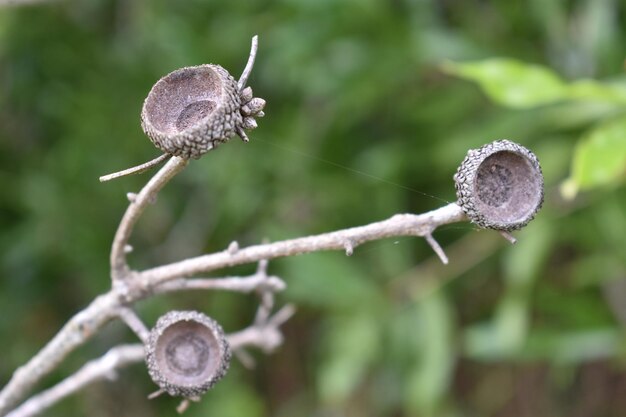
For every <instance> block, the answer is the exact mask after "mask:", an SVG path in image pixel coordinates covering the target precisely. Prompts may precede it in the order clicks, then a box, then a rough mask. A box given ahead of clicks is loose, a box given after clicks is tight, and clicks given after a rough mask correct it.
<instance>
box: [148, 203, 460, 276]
mask: <svg viewBox="0 0 626 417" xmlns="http://www.w3.org/2000/svg"><path fill="white" fill-rule="evenodd" d="M465 219H466V217H465V213H463V210H462V209H461V208H460V207H459V206H458V205H457V204H456V203H451V204H448V205H447V206H444V207H441V208H439V209H436V210H433V211H430V212H428V213H424V214H419V215H416V214H396V215H395V216H393V217H391V218H389V219H387V220H383V221H380V222H376V223H371V224H368V225H366V226H360V227H353V228H350V229H344V230H339V231H335V232H330V233H323V234H320V235H314V236H308V237H302V238H298V239H291V240H284V241H280V242H274V243H267V244H262V245H255V246H249V247H247V248H241V249H239V250H238V251H237V252H235V253H231V252H229V251H222V252H217V253H213V254H210V255H203V256H198V257H196V258H190V259H186V260H184V261H180V262H174V263H171V264H168V265H163V266H160V267H156V268H152V269H148V270H145V271H143V272H140V273H138V275H137V276H136V279H137V280H138V281H139V282H141V286H145V287H148V286H155V285H158V284H159V283H161V282H165V281H168V280H171V279H175V278H180V277H188V276H193V275H196V274H201V273H207V272H211V271H214V270H217V269H222V268H226V267H231V266H235V265H241V264H246V263H252V262H258V261H260V260H262V259H275V258H280V257H285V256H294V255H300V254H303V253H310V252H319V251H326V250H345V245H346V242H351V246H352V248H353V250H354V249H355V248H356V247H357V246H359V245H361V244H363V243H365V242H369V241H373V240H379V239H384V238H389V237H396V236H426V235H428V234H431V233H432V232H433V231H434V230H435V229H436V228H437V227H438V226H442V225H445V224H449V223H456V222H460V221H464V220H465Z"/></svg>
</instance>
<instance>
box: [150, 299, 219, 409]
mask: <svg viewBox="0 0 626 417" xmlns="http://www.w3.org/2000/svg"><path fill="white" fill-rule="evenodd" d="M230 357H231V352H230V347H229V345H228V341H227V340H226V337H225V336H224V331H223V330H222V327H221V326H220V325H219V324H218V323H217V322H216V321H215V320H213V319H211V318H210V317H207V316H206V315H204V314H202V313H199V312H197V311H171V312H169V313H167V314H165V315H163V316H161V318H159V320H158V321H157V324H156V326H155V327H154V329H152V331H151V332H150V337H149V341H148V344H147V345H146V363H147V365H148V372H149V373H150V377H151V378H152V380H153V381H154V382H155V383H156V384H157V385H158V386H159V387H161V389H162V390H163V391H166V392H167V393H168V394H170V395H173V396H182V397H187V398H192V397H198V396H200V395H202V394H204V393H205V392H206V391H208V390H209V389H210V388H211V387H213V385H214V384H215V383H216V382H217V381H219V380H220V379H221V378H222V377H223V376H224V375H225V374H226V371H227V370H228V366H229V364H230Z"/></svg>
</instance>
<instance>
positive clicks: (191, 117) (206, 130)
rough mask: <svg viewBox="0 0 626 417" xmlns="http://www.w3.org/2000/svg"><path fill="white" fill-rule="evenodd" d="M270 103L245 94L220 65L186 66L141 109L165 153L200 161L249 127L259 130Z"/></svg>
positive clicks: (249, 91)
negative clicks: (256, 119)
mask: <svg viewBox="0 0 626 417" xmlns="http://www.w3.org/2000/svg"><path fill="white" fill-rule="evenodd" d="M264 106H265V100H263V99H260V98H253V97H252V89H250V88H249V87H247V89H246V91H245V94H244V91H240V90H239V88H238V85H237V81H236V80H235V79H234V78H233V77H232V76H231V75H230V74H229V73H228V71H226V70H225V69H224V68H222V67H221V66H219V65H213V64H206V65H199V66H195V67H185V68H180V69H178V70H176V71H174V72H171V73H169V74H167V75H166V76H164V77H163V78H161V79H160V80H159V81H157V83H156V84H154V86H153V87H152V89H151V90H150V93H149V94H148V96H147V97H146V99H145V101H144V104H143V108H142V111H141V126H142V128H143V131H144V132H145V133H146V135H148V137H149V138H150V140H151V141H152V143H154V145H155V146H156V147H157V148H159V149H160V150H162V151H163V152H165V153H167V154H170V155H175V156H180V157H182V158H185V159H190V158H193V159H197V158H200V157H201V156H202V155H203V154H205V153H206V152H208V151H210V150H211V149H214V148H215V147H217V146H218V145H219V144H220V143H223V142H226V141H228V140H229V139H230V138H231V137H232V136H234V135H236V134H240V132H242V131H243V130H244V129H245V130H251V129H254V128H255V127H256V122H255V121H254V116H262V115H263V112H262V110H263V107H264Z"/></svg>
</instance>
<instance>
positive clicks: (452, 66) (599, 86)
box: [442, 58, 626, 109]
mask: <svg viewBox="0 0 626 417" xmlns="http://www.w3.org/2000/svg"><path fill="white" fill-rule="evenodd" d="M442 68H443V70H444V71H445V72H447V73H449V74H452V75H456V76H458V77H461V78H464V79H466V80H470V81H474V82H476V83H478V85H479V86H480V87H481V88H482V89H483V91H484V92H485V94H487V95H488V96H489V97H490V98H491V99H492V100H493V101H495V102H497V103H499V104H501V105H503V106H507V107H512V108H517V109H527V108H532V107H537V106H542V105H545V104H551V103H555V102H559V101H565V100H568V101H595V102H603V103H611V104H618V105H626V86H625V85H623V84H613V83H602V82H598V81H595V80H588V79H584V80H578V81H575V82H573V83H566V82H564V81H563V80H562V79H561V78H560V77H559V76H558V75H557V74H556V73H555V72H554V71H552V70H550V69H549V68H546V67H543V66H540V65H533V64H527V63H524V62H521V61H516V60H513V59H505V58H493V59H487V60H484V61H478V62H468V63H452V62H447V63H445V64H444V65H443V67H442Z"/></svg>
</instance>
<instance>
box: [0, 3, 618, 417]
mask: <svg viewBox="0 0 626 417" xmlns="http://www.w3.org/2000/svg"><path fill="white" fill-rule="evenodd" d="M625 20H626V5H624V3H623V2H620V1H618V0H595V1H592V0H589V1H582V0H580V1H566V0H560V1H551V0H531V1H511V0H498V1H485V0H441V1H436V0H430V1H428V0H393V1H382V0H347V1H336V0H280V1H267V0H266V1H245V0H213V1H200V0H185V1H175V0H171V1H165V0H155V1H147V0H117V1H113V0H71V1H70V0H68V1H60V2H57V3H50V4H48V3H43V4H39V5H33V6H24V7H2V8H0V109H1V110H0V230H1V233H0V340H1V341H2V345H3V347H2V350H3V353H2V355H1V359H0V385H3V384H4V383H6V381H7V380H8V378H9V377H10V375H11V373H12V371H13V370H14V369H15V368H16V367H17V366H19V365H20V364H22V363H24V362H25V361H26V360H27V359H28V358H30V357H31V356H32V355H33V354H34V353H35V352H37V351H38V350H39V349H40V348H41V347H42V346H43V345H44V343H45V342H46V341H47V340H49V338H50V337H51V336H53V334H54V333H55V332H56V331H57V330H58V329H59V328H60V327H61V326H62V324H63V323H64V322H65V321H66V320H67V319H68V318H69V317H71V316H72V315H73V314H74V313H76V312H77V311H79V310H80V309H81V308H83V307H84V306H85V305H86V304H88V303H89V302H90V300H92V299H93V298H94V297H95V296H96V295H97V294H99V293H102V292H104V291H106V290H107V289H108V288H109V278H108V253H109V249H110V243H111V239H112V236H113V233H114V231H115V228H116V226H117V224H118V222H119V219H120V217H121V215H122V213H123V211H124V209H125V207H126V205H127V201H126V198H125V194H126V193H127V192H129V191H137V190H138V189H139V188H140V187H141V186H142V185H143V184H144V183H145V181H146V180H147V178H148V175H146V174H144V175H141V176H135V177H128V178H124V179H120V180H117V181H114V182H111V183H106V184H99V183H98V181H97V178H98V176H99V175H102V174H105V173H109V172H112V171H116V170H119V169H123V168H127V167H129V166H132V165H135V164H137V163H141V162H144V161H146V160H148V159H150V158H152V157H154V156H156V155H157V154H158V152H157V151H156V149H155V148H154V147H153V146H152V144H151V143H150V142H149V141H148V139H147V138H146V137H145V136H144V135H143V133H142V131H141V128H140V124H139V112H140V109H141V105H142V102H143V99H144V97H145V96H146V94H147V92H148V91H149V89H150V87H151V86H152V84H153V83H154V82H155V81H156V80H157V79H158V78H159V77H161V76H162V75H164V74H166V73H168V72H170V71H172V70H174V69H176V68H178V67H182V66H188V65H196V64H201V63H208V62H212V63H219V64H220V65H222V66H224V67H225V68H227V69H228V70H229V71H231V73H232V74H233V75H235V76H236V77H237V76H238V75H239V74H240V72H241V70H242V69H243V66H244V65H245V62H246V59H247V54H248V49H249V43H250V38H251V36H252V35H254V34H258V35H259V38H260V49H259V55H258V58H257V64H256V68H255V70H254V72H253V75H252V78H251V80H250V84H251V85H252V86H253V88H254V91H255V93H256V95H257V96H260V97H264V98H265V99H266V100H267V102H268V104H267V107H266V114H267V116H266V117H265V118H264V119H260V120H259V125H260V126H259V128H258V129H257V130H256V131H254V132H252V134H251V135H250V136H251V142H250V143H249V144H245V145H244V144H243V143H242V142H241V141H239V140H233V141H231V142H229V143H228V144H225V145H223V146H221V147H220V148H219V149H217V150H216V151H215V152H211V153H209V154H207V155H206V156H205V157H203V158H202V159H201V160H198V161H194V162H193V163H191V164H190V166H189V167H188V168H187V169H186V170H185V172H184V173H183V174H181V175H179V176H178V177H177V178H176V179H174V180H173V181H172V182H171V183H170V184H169V185H168V186H167V187H166V189H165V190H164V191H163V192H162V193H161V195H160V196H159V201H158V203H157V204H156V205H154V206H152V207H150V209H149V211H148V212H147V213H146V214H145V216H144V217H143V218H142V219H141V222H140V223H139V225H138V228H137V230H136V234H135V235H134V238H133V244H134V246H135V253H134V254H133V255H132V256H131V261H132V265H133V266H134V267H136V268H145V267H149V266H153V265H158V264H162V263H165V262H169V261H175V260H179V259H183V258H185V257H190V256H194V255H198V254H201V253H207V252H212V251H218V250H222V249H224V248H225V247H226V246H228V244H229V242H230V241H231V240H238V241H239V243H240V244H241V245H248V244H255V243H258V242H260V241H261V240H262V239H264V238H268V239H270V240H279V239H284V238H291V237H297V236H303V235H307V234H313V233H320V232H324V231H330V230H333V229H339V228H345V227H350V226H355V225H360V224H365V223H368V222H371V221H376V220H380V219H383V218H387V217H389V216H391V215H393V214H394V213H398V212H413V213H419V212H423V211H427V210H431V209H434V208H437V207H440V206H442V205H444V204H445V203H446V201H453V200H454V199H455V195H454V186H453V182H452V175H453V173H454V172H455V170H456V167H457V165H458V163H459V162H460V161H461V160H462V159H463V157H464V156H465V153H466V151H467V150H468V149H470V148H474V147H478V146H480V145H482V144H484V143H487V142H490V141H492V140H495V139H500V138H507V139H511V140H514V141H516V142H519V143H521V144H523V145H525V146H527V147H529V148H530V149H532V150H533V151H535V153H536V154H537V155H538V157H539V159H540V161H541V163H542V167H543V170H544V174H545V178H546V202H545V205H544V208H543V210H542V211H541V212H540V214H539V216H538V217H537V219H536V220H535V221H533V223H531V225H530V226H528V227H527V228H526V229H524V230H523V231H521V232H519V233H516V236H517V237H518V239H519V243H518V244H517V245H515V246H511V245H509V244H508V243H507V242H506V241H505V240H504V239H502V238H501V237H500V236H499V235H498V234H497V233H495V232H490V231H478V230H476V229H475V228H474V227H472V225H470V224H468V223H466V224H457V225H451V226H446V227H442V228H440V229H438V230H437V232H436V238H437V239H438V240H439V241H440V243H441V244H442V246H443V247H444V248H445V249H446V251H447V253H448V255H449V257H450V265H449V266H442V265H440V263H439V261H438V260H437V259H436V257H435V256H434V254H433V253H432V251H431V250H430V248H429V247H428V246H427V244H426V243H425V242H424V241H423V240H422V239H418V238H400V239H390V240H386V241H379V242H374V243H371V244H368V245H364V246H362V247H359V248H358V249H357V250H356V251H355V254H354V255H353V256H352V257H346V256H345V255H344V254H342V253H318V254H312V255H306V256H299V257H294V258H289V259H282V260H276V261H273V262H271V263H270V272H271V273H273V274H278V275H280V276H282V277H284V278H285V279H286V281H287V283H288V289H287V291H286V292H285V293H284V294H281V296H280V303H286V302H293V303H296V304H297V306H298V308H299V309H298V313H297V315H296V316H295V317H294V318H293V319H292V320H291V321H290V322H289V323H288V324H287V325H286V326H285V343H284V345H283V346H282V347H281V348H280V349H279V350H278V351H277V352H276V353H274V354H272V355H269V356H265V355H263V354H258V353H257V352H255V356H256V357H257V359H258V363H257V368H256V369H254V370H247V369H244V368H243V366H241V364H240V363H238V362H237V361H236V360H235V361H234V362H233V365H232V367H231V371H230V372H229V374H228V375H227V377H226V378H225V379H224V380H223V381H222V382H220V383H219V384H218V385H217V386H216V388H215V389H214V390H213V391H211V392H209V393H208V394H207V395H206V396H205V397H204V399H203V400H202V402H200V403H199V404H194V405H192V407H191V408H190V409H189V411H188V412H187V414H186V415H188V416H190V417H193V416H201V415H202V416H220V417H229V416H246V417H257V416H259V417H260V416H320V417H326V416H328V417H334V416H450V417H452V416H500V417H509V416H511V417H513V416H533V417H536V416H581V417H586V416H622V415H623V413H624V410H625V409H626V337H625V336H626V333H625V332H624V326H625V325H626V265H625V263H626V262H625V260H626V233H624V232H625V231H626V210H625V204H626V190H625V189H624V187H623V185H622V184H623V179H624V172H625V165H626V92H625V91H626V90H625V89H624V88H625V85H626V84H625V82H626V77H624V75H625V74H624V58H626V54H625V49H624V45H626V29H625V26H626V22H625ZM468 62H469V63H468ZM594 80H595V81H594ZM253 270H254V265H250V266H246V267H241V268H237V269H233V270H229V271H223V274H246V273H249V272H251V271H253ZM256 305H257V300H256V298H255V297H254V296H242V295H233V294H225V293H205V292H197V293H187V294H177V295H173V296H169V297H161V298H155V299H153V300H150V301H146V302H142V303H141V304H139V305H138V310H139V312H140V315H141V316H142V317H143V318H144V319H145V321H146V322H147V324H148V325H150V326H151V325H152V324H153V323H154V322H155V320H156V318H157V317H158V316H159V315H161V314H163V313H165V312H166V311H168V310H170V309H174V308H177V309H198V310H201V311H204V312H205V313H207V314H209V315H211V316H213V317H215V318H216V319H217V320H218V321H219V322H220V323H221V324H222V325H223V327H224V328H225V330H226V331H228V332H231V331H236V330H239V329H241V328H243V327H245V326H246V325H247V324H248V323H249V322H250V320H251V319H252V318H253V315H254V311H255V308H256ZM134 340H135V338H134V336H133V335H132V334H131V333H130V332H129V331H128V330H127V329H126V328H124V327H123V326H122V325H121V324H120V323H113V324H110V325H109V326H107V327H106V328H105V329H104V331H103V332H102V333H101V334H99V335H98V336H97V337H95V339H93V340H92V341H90V343H89V344H88V345H86V346H84V347H82V348H81V349H79V350H78V351H77V352H76V353H74V354H73V355H72V356H71V357H70V358H68V359H67V360H66V361H65V362H64V363H63V365H62V366H61V367H60V368H59V370H58V371H57V372H55V373H54V374H53V375H51V376H50V377H48V378H46V380H45V381H44V382H43V383H42V384H41V386H40V387H39V389H41V388H44V387H46V386H49V385H51V384H53V383H54V382H56V381H59V380H60V379H62V378H63V377H65V376H67V375H69V374H70V373H71V372H73V371H74V370H76V369H77V368H78V367H79V366H80V365H81V364H83V363H84V362H85V361H86V360H88V359H90V358H94V357H97V356H99V355H101V354H102V353H104V352H105V351H106V350H107V349H108V348H110V347H111V346H114V345H116V344H119V343H124V342H132V341H134ZM154 390H155V386H154V384H153V383H152V382H151V381H150V379H149V377H148V375H147V372H146V370H145V367H144V366H142V365H135V366H133V367H131V368H128V369H126V370H124V371H123V372H121V375H120V379H119V380H118V381H117V382H115V383H99V384H96V385H94V386H91V387H89V388H88V389H86V390H84V391H83V392H81V393H80V394H78V395H75V396H73V397H71V398H69V399H67V400H65V401H63V402H62V403H60V404H58V405H56V406H55V407H54V408H52V409H51V410H50V411H49V412H48V413H47V415H50V416H68V415H89V416H103V417H104V416H116V417H121V416H171V415H175V411H174V407H175V405H176V404H177V401H175V400H172V399H168V398H159V399H156V400H153V401H148V400H146V395H147V394H149V393H150V392H152V391H154Z"/></svg>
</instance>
